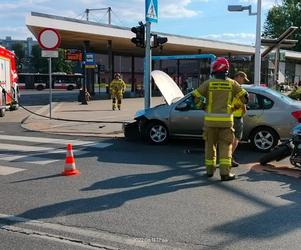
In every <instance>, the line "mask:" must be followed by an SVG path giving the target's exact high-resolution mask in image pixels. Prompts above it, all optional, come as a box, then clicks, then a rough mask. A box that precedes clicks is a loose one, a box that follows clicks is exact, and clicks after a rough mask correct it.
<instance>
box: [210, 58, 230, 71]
mask: <svg viewBox="0 0 301 250" xmlns="http://www.w3.org/2000/svg"><path fill="white" fill-rule="evenodd" d="M228 70H229V62H228V60H227V59H226V58H224V57H219V58H217V59H216V60H215V61H214V62H213V64H212V72H226V71H228Z"/></svg>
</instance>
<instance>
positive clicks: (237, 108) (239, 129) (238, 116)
mask: <svg viewBox="0 0 301 250" xmlns="http://www.w3.org/2000/svg"><path fill="white" fill-rule="evenodd" d="M233 80H235V81H236V82H238V83H239V84H240V85H241V84H244V83H248V82H250V81H249V79H248V77H247V74H246V73H245V72H243V71H238V72H237V73H236V74H235V75H234V77H233ZM232 106H233V110H234V111H233V116H234V124H233V128H234V136H235V138H234V140H233V143H232V167H238V166H239V163H238V162H237V161H235V158H234V151H235V149H236V148H237V146H238V143H239V141H240V140H241V138H242V133H243V116H244V114H245V113H246V112H247V108H246V104H244V103H242V102H241V101H240V100H239V99H237V98H234V99H233V103H232Z"/></svg>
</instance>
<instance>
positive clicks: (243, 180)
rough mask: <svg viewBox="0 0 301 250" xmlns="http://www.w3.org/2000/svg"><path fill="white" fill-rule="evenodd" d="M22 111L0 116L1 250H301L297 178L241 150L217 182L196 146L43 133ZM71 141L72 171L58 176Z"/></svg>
mask: <svg viewBox="0 0 301 250" xmlns="http://www.w3.org/2000/svg"><path fill="white" fill-rule="evenodd" d="M26 98H28V99H27V100H28V103H27V104H26V105H28V106H30V107H33V108H36V109H37V108H38V107H39V106H40V105H41V103H39V102H38V101H37V100H36V99H34V100H32V98H36V97H35V95H31V94H29V96H28V97H26ZM38 98H39V100H43V98H42V97H40V96H39V95H38ZM46 98H47V97H46ZM24 100H25V99H24ZM31 100H32V101H33V102H34V103H36V105H32V104H31ZM42 102H43V101H42ZM26 115H27V113H26V112H24V111H22V110H18V111H15V112H8V113H7V115H6V117H5V118H4V119H0V124H1V129H0V173H1V174H2V175H0V189H1V193H0V200H1V203H0V238H1V241H0V242H1V243H0V248H1V249H69V248H70V249H71V248H73V249H299V248H300V247H299V246H300V243H301V237H300V235H301V229H300V228H301V227H300V224H301V216H300V212H299V211H300V209H301V200H300V192H301V185H300V179H299V178H295V177H293V176H283V175H280V174H278V173H271V172H267V171H262V170H261V169H258V168H257V167H256V162H257V159H258V158H259V156H260V155H261V154H259V153H256V152H253V151H251V150H250V148H249V146H248V145H241V146H240V147H239V150H238V152H237V153H238V157H237V158H238V160H239V161H240V162H241V163H242V165H241V166H240V167H239V168H237V169H235V170H234V171H235V172H236V173H237V174H238V179H237V180H235V181H232V182H226V183H224V182H220V180H219V177H218V175H216V176H215V177H213V178H212V179H209V180H208V179H207V178H206V176H204V173H205V169H204V167H203V166H202V162H203V160H204V159H203V157H204V156H203V145H202V143H201V142H198V141H173V142H172V143H170V144H168V145H164V146H151V145H147V144H145V143H143V142H139V141H138V142H129V141H125V140H123V139H95V138H81V137H77V138H74V137H70V136H50V135H47V134H42V133H37V132H28V131H24V130H23V129H22V128H21V127H20V125H19V123H20V120H21V119H23V118H24V117H25V116H26ZM54 139H57V140H54ZM70 140H72V142H73V145H74V155H75V160H76V167H77V169H79V171H80V175H79V176H72V177H63V176H61V175H60V173H61V172H62V171H63V169H64V160H65V155H66V153H65V152H66V143H68V142H70ZM5 171H6V175H3V173H5ZM13 171H14V173H12V172H13ZM7 173H8V174H7Z"/></svg>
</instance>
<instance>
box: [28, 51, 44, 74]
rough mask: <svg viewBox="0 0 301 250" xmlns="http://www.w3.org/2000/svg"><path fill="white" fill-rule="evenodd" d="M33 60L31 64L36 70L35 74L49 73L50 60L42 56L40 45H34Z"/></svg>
mask: <svg viewBox="0 0 301 250" xmlns="http://www.w3.org/2000/svg"><path fill="white" fill-rule="evenodd" d="M31 54H32V58H31V64H32V67H33V68H34V72H36V73H37V72H39V73H47V72H48V60H47V58H44V57H42V56H41V49H40V47H39V45H34V46H33V47H32V51H31Z"/></svg>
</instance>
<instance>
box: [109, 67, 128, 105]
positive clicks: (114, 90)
mask: <svg viewBox="0 0 301 250" xmlns="http://www.w3.org/2000/svg"><path fill="white" fill-rule="evenodd" d="M125 90H126V84H125V82H124V81H123V80H122V79H121V76H120V74H119V73H115V74H114V79H113V81H112V82H111V83H110V93H111V97H112V109H113V110H115V109H116V99H117V107H118V109H119V110H120V109H121V100H122V97H123V93H124V92H125Z"/></svg>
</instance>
